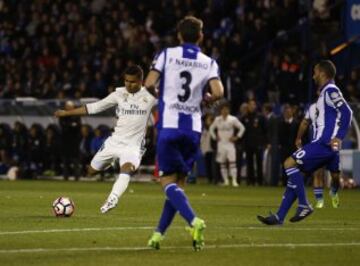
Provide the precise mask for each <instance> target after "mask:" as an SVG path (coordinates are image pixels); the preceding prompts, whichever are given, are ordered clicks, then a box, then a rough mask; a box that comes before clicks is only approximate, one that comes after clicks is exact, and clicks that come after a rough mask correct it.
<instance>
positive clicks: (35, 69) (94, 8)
mask: <svg viewBox="0 0 360 266" xmlns="http://www.w3.org/2000/svg"><path fill="white" fill-rule="evenodd" d="M317 2H323V4H320V5H319V4H318V3H317ZM327 2H332V1H330V0H329V1H319V0H315V1H310V0H301V1H298V0H257V1H250V0H227V1H221V0H196V1H194V0H187V1H180V0H171V1H170V0H161V1H157V0H147V1H140V0H137V1H133V0H124V1H117V0H107V1H105V0H76V1H61V0H34V1H19V0H14V1H3V0H0V98H15V97H21V96H32V97H38V98H45V99H46V98H59V99H63V98H82V97H98V98H102V97H104V96H105V95H107V94H108V92H109V91H113V90H114V88H115V87H116V86H119V85H121V84H122V81H121V73H122V71H123V69H124V68H125V67H126V66H127V65H129V64H134V63H136V64H140V65H142V66H143V67H144V69H145V70H148V68H149V66H150V63H151V60H152V58H153V56H154V54H155V53H156V52H157V51H159V50H160V49H161V48H162V47H164V46H169V45H176V44H177V40H176V34H175V29H176V22H177V21H179V19H181V18H182V17H184V16H185V15H187V14H192V15H196V16H198V17H200V18H202V19H203V21H204V33H205V41H204V43H203V44H202V49H203V50H204V52H205V53H206V54H209V55H210V56H212V57H213V58H215V59H216V60H217V61H218V63H219V65H220V66H221V74H222V78H223V81H224V83H225V85H226V97H227V98H228V99H230V100H231V103H232V112H236V111H237V110H238V107H239V105H240V103H242V102H244V101H246V100H247V99H248V98H256V99H257V100H258V101H260V102H265V101H270V102H272V103H279V102H280V103H285V102H286V103H294V102H307V101H308V100H309V97H308V96H309V95H308V87H309V77H310V78H311V73H310V72H309V69H310V71H311V66H310V68H309V64H310V62H309V49H311V47H308V45H309V43H310V42H307V39H306V38H307V37H306V36H307V34H306V30H308V28H306V27H308V24H307V23H306V19H307V17H308V16H309V12H310V11H309V10H315V11H316V9H314V8H316V7H317V6H320V7H317V8H318V9H319V10H320V11H321V9H324V8H326V4H328V5H329V3H327ZM321 14H322V15H321V16H319V18H323V17H324V15H323V13H321ZM323 19H328V16H325V18H323ZM324 53H326V51H325V52H324ZM320 56H321V55H320ZM351 76H352V77H354V79H355V80H359V79H358V76H359V71H354V73H353V74H352V75H351ZM289 84H291V86H290V85H289ZM359 86H360V85H359V82H350V83H349V84H346V92H347V94H348V95H349V97H350V99H359V93H358V91H359ZM344 89H345V88H344Z"/></svg>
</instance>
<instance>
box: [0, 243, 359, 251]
mask: <svg viewBox="0 0 360 266" xmlns="http://www.w3.org/2000/svg"><path fill="white" fill-rule="evenodd" d="M335 246H336V247H349V246H353V247H360V242H348V243H346V242H344V243H268V244H255V243H250V244H229V245H226V244H225V245H208V246H205V249H230V248H291V249H294V248H312V247H335ZM161 249H165V250H175V249H192V247H191V246H178V247H176V246H169V247H162V248H161ZM142 250H151V249H150V248H148V247H89V248H80V247H74V248H31V249H0V254H9V253H12V254H14V253H45V252H85V251H142Z"/></svg>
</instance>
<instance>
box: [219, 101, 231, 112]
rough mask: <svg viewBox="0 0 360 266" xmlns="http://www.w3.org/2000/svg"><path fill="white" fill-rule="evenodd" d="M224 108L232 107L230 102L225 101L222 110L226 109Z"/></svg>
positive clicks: (221, 106)
mask: <svg viewBox="0 0 360 266" xmlns="http://www.w3.org/2000/svg"><path fill="white" fill-rule="evenodd" d="M224 108H227V109H229V110H230V109H231V108H230V103H229V102H227V101H226V102H223V103H222V104H221V105H220V110H222V109H224Z"/></svg>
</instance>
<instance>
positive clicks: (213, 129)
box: [209, 118, 218, 140]
mask: <svg viewBox="0 0 360 266" xmlns="http://www.w3.org/2000/svg"><path fill="white" fill-rule="evenodd" d="M217 122H218V119H217V118H215V120H214V122H212V124H211V125H210V127H209V132H210V136H211V138H212V139H213V140H217V136H216V133H215V129H216V128H217Z"/></svg>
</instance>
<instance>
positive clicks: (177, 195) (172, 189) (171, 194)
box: [164, 183, 195, 225]
mask: <svg viewBox="0 0 360 266" xmlns="http://www.w3.org/2000/svg"><path fill="white" fill-rule="evenodd" d="M164 191H165V194H166V196H167V198H168V199H169V201H170V202H171V205H172V206H173V207H174V208H175V209H176V210H177V211H179V213H180V215H181V216H182V217H183V218H184V219H185V220H186V221H187V222H188V224H189V225H191V222H192V221H193V220H194V218H195V213H194V211H193V210H192V208H191V206H190V203H189V201H188V199H187V197H186V195H185V193H184V191H183V190H182V189H181V188H179V187H178V185H177V184H175V183H170V184H168V185H167V186H166V187H165V188H164Z"/></svg>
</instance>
